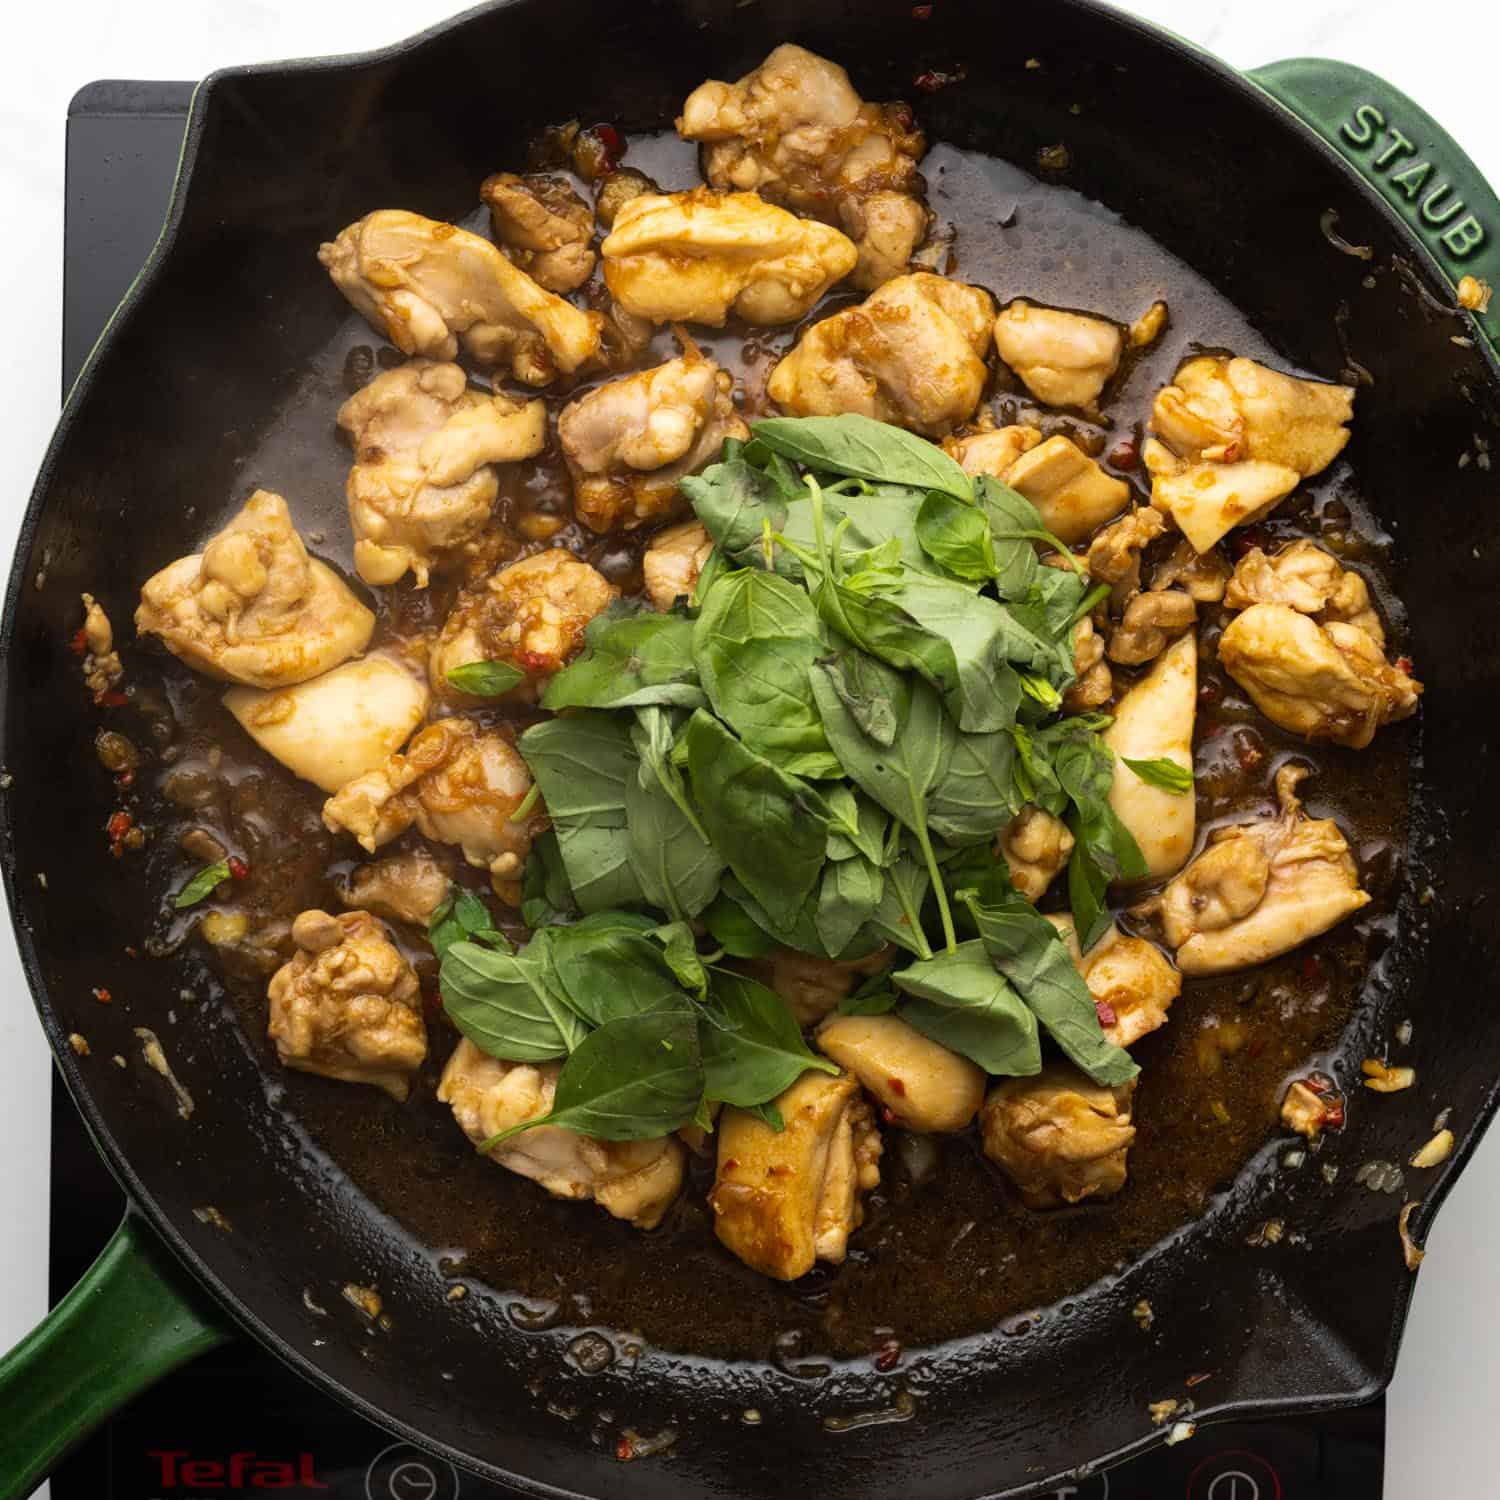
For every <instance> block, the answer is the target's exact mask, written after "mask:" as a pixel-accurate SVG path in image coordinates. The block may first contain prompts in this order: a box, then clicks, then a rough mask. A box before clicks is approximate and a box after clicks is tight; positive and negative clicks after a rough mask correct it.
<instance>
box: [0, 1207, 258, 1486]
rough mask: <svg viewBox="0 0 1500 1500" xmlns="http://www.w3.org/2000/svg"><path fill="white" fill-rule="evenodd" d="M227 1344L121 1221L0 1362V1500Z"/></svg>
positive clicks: (181, 1281) (175, 1273)
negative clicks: (156, 1386)
mask: <svg viewBox="0 0 1500 1500" xmlns="http://www.w3.org/2000/svg"><path fill="white" fill-rule="evenodd" d="M232 1336H233V1335H232V1333H231V1331H230V1329H229V1328H228V1326H227V1325H226V1324H225V1323H224V1321H223V1320H222V1319H221V1317H220V1316H219V1315H218V1313H217V1312H216V1310H214V1309H213V1308H212V1307H211V1306H210V1305H207V1304H206V1300H205V1299H204V1298H203V1297H202V1295H201V1294H199V1293H198V1291H197V1289H196V1288H194V1287H191V1286H190V1284H189V1283H188V1278H187V1276H186V1274H185V1273H184V1272H183V1271H182V1270H181V1268H180V1267H178V1266H177V1265H176V1264H175V1263H174V1262H173V1261H172V1258H171V1256H170V1255H169V1254H168V1252H167V1251H166V1250H164V1249H163V1248H162V1247H161V1246H160V1245H158V1244H156V1243H155V1242H154V1241H153V1239H152V1236H151V1233H150V1231H149V1230H148V1229H147V1228H146V1227H145V1225H143V1224H142V1223H141V1221H140V1220H139V1219H137V1218H136V1217H135V1215H134V1214H131V1213H127V1214H126V1215H125V1220H124V1222H123V1223H122V1224H121V1225H120V1227H119V1229H117V1230H116V1231H115V1235H114V1238H113V1239H112V1240H110V1242H109V1244H107V1245H106V1246H105V1247H104V1250H103V1252H102V1253H101V1254H100V1256H99V1259H98V1260H96V1261H95V1262H94V1264H93V1265H92V1266H90V1267H89V1269H88V1271H87V1272H86V1273H85V1275H84V1277H83V1280H81V1281H80V1282H79V1283H78V1285H77V1286H75V1287H74V1288H73V1290H72V1291H70V1292H69V1293H68V1295H67V1296H66V1297H64V1298H63V1300H62V1301H61V1302H59V1303H58V1304H57V1306H56V1307H55V1308H53V1309H52V1311H51V1312H50V1313H49V1314H48V1315H47V1317H46V1318H45V1319H44V1320H43V1321H42V1322H41V1323H40V1324H39V1325H38V1326H37V1327H36V1328H34V1329H32V1331H31V1332H30V1333H29V1334H27V1335H26V1337H25V1338H24V1339H22V1340H21V1342H20V1343H19V1344H17V1345H16V1347H15V1348H14V1349H12V1350H11V1351H10V1353H9V1354H7V1355H6V1356H5V1357H4V1359H0V1412H4V1414H5V1419H4V1421H3V1422H0V1500H25V1497H26V1496H28V1495H30V1494H31V1493H32V1491H33V1490H35V1489H36V1487H37V1486H38V1485H39V1484H40V1483H41V1482H42V1480H43V1479H45V1478H46V1477H47V1475H48V1474H49V1473H50V1472H51V1471H52V1469H53V1468H54V1467H55V1466H56V1464H57V1463H58V1462H59V1461H60V1460H61V1459H62V1457H63V1455H64V1454H65V1453H67V1451H68V1450H69V1449H70V1448H71V1447H72V1446H73V1445H74V1444H75V1443H76V1442H78V1441H80V1440H81V1439H82V1438H84V1437H86V1436H87V1435H88V1434H89V1433H90V1432H92V1431H93V1430H94V1428H95V1427H97V1426H98V1425H99V1423H101V1422H102V1421H104V1420H105V1418H106V1417H108V1416H109V1415H110V1414H111V1413H112V1412H114V1411H115V1410H116V1409H117V1408H119V1407H120V1406H123V1405H124V1404H125V1402H127V1401H129V1400H130V1398H131V1397H132V1396H134V1395H136V1394H137V1393H139V1392H140V1391H143V1390H144V1389H145V1388H146V1387H147V1386H148V1385H150V1384H151V1383H152V1382H153V1381H155V1380H158V1379H160V1378H161V1376H163V1375H165V1374H167V1373H168V1371H170V1370H174V1369H176V1368H177V1366H178V1365H181V1364H185V1363H186V1362H187V1361H188V1360H190V1359H193V1358H195V1357H196V1356H197V1355H199V1354H202V1353H204V1352H205V1351H206V1350H209V1349H212V1348H213V1347H214V1346H215V1345H217V1344H222V1343H224V1342H226V1341H227V1340H228V1339H230V1338H231V1337H232Z"/></svg>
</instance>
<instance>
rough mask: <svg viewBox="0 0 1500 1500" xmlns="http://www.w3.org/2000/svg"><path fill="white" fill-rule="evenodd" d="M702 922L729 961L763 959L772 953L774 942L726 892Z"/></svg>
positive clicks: (709, 909)
mask: <svg viewBox="0 0 1500 1500" xmlns="http://www.w3.org/2000/svg"><path fill="white" fill-rule="evenodd" d="M702 921H703V925H704V926H705V927H707V928H708V932H709V936H710V937H712V938H713V940H714V942H716V943H717V944H718V945H719V946H720V947H721V948H722V949H723V950H724V952H725V953H726V954H728V955H729V957H730V958H764V957H765V956H766V955H767V954H768V953H772V952H774V951H775V948H776V939H775V938H774V937H773V936H772V935H771V934H770V933H768V932H767V931H766V930H765V928H764V927H762V926H761V924H760V923H759V922H757V921H756V920H755V918H754V917H752V916H751V915H750V914H749V912H747V911H746V910H745V908H744V907H743V906H741V905H740V904H739V902H738V901H736V900H735V899H734V898H733V897H732V896H730V895H729V894H728V893H727V892H724V891H720V892H719V894H718V896H717V897H715V899H714V901H713V903H712V904H711V905H710V906H709V907H708V908H707V910H705V911H704V912H703V914H702Z"/></svg>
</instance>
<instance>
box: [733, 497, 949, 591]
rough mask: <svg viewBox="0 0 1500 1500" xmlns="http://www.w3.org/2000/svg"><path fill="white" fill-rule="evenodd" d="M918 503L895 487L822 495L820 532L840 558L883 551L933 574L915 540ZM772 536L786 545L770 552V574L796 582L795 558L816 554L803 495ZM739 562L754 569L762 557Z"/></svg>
mask: <svg viewBox="0 0 1500 1500" xmlns="http://www.w3.org/2000/svg"><path fill="white" fill-rule="evenodd" d="M921 499H922V495H921V491H919V490H914V489H911V488H909V487H908V486H906V485H895V484H881V485H873V486H871V488H870V491H869V493H868V494H864V495H833V494H829V493H827V492H826V491H825V492H824V493H823V497H822V501H823V525H824V527H825V532H826V534H828V535H832V534H833V533H834V532H837V533H838V536H839V555H840V556H841V557H842V558H848V559H855V558H857V557H868V556H870V555H871V554H874V553H879V552H881V550H882V549H885V548H889V549H890V551H889V556H890V557H891V558H892V559H893V560H894V561H895V562H898V563H900V564H902V565H904V566H906V567H908V568H913V569H915V570H916V571H918V572H933V571H935V564H934V563H933V562H932V560H931V559H930V558H929V557H928V556H927V554H926V553H925V552H924V551H923V550H922V544H921V542H920V540H919V539H918V536H917V514H918V506H919V505H920V503H921ZM954 503H955V504H957V503H958V502H957V501H955V502H954ZM778 533H779V535H780V537H781V538H782V540H783V541H784V542H786V543H788V544H789V545H786V546H780V547H777V548H776V549H775V552H774V553H773V558H774V561H775V568H776V571H777V572H778V573H780V574H781V575H782V576H783V577H786V578H794V579H800V578H802V577H803V574H804V569H803V565H802V559H801V557H799V556H798V553H803V554H810V555H816V553H817V522H816V519H815V517H814V512H813V504H812V497H811V496H810V495H809V494H808V492H807V491H806V490H805V489H804V490H803V491H802V493H801V495H800V496H799V497H798V498H797V499H795V500H792V501H790V502H789V503H788V505H787V508H786V519H785V520H784V521H783V522H782V524H781V526H780V527H779V528H778ZM745 561H746V562H750V563H756V564H757V565H760V564H761V563H762V561H763V554H762V555H761V557H756V556H754V555H753V554H752V555H749V556H747V557H746V558H745Z"/></svg>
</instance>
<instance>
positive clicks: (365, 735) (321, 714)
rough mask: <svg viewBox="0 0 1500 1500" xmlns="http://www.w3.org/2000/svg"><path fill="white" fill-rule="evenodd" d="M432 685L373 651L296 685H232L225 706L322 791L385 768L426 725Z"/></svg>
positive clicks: (256, 738)
mask: <svg viewBox="0 0 1500 1500" xmlns="http://www.w3.org/2000/svg"><path fill="white" fill-rule="evenodd" d="M429 696H430V695H429V693H428V691H427V684H426V683H425V682H423V681H422V680H421V679H420V678H418V677H414V676H413V675H412V673H411V672H410V671H409V670H408V669H407V668H406V667H404V666H402V665H401V664H400V663H399V662H397V661H396V660H394V659H393V658H392V657H390V656H385V655H380V654H376V655H374V656H362V657H360V658H359V659H358V660H357V661H346V662H345V663H344V664H343V665H342V666H340V667H335V668H334V669H333V671H331V672H325V673H324V674H323V675H322V676H321V677H314V678H313V679H312V680H311V681H310V682H299V683H297V684H296V685H294V686H293V687H288V688H277V689H275V690H268V689H265V688H248V687H234V688H230V689H229V691H228V692H227V693H225V694H224V707H225V708H227V709H228V710H229V712H230V713H232V714H233V715H234V717H235V718H236V719H237V720H238V721H239V725H240V728H241V729H243V730H244V731H245V733H246V734H248V735H249V736H250V738H251V739H253V740H254V741H255V743H256V744H257V745H259V746H260V748H261V749H262V750H264V751H265V752H266V753H267V754H268V755H274V756H275V757H276V759H277V760H279V761H280V762H281V763H282V765H284V766H285V767H286V768H287V769H288V770H289V771H291V772H292V773H293V774H294V775H296V776H300V777H301V778H302V779H303V780H304V781H310V782H312V783H313V785H314V786H320V787H322V788H323V790H324V791H325V792H336V791H338V789H339V788H340V787H341V786H343V785H344V784H345V783H346V782H348V781H352V780H353V779H354V778H355V777H356V776H361V775H363V774H364V773H365V772H366V771H373V770H374V769H375V768H376V767H377V766H379V765H381V764H382V763H383V762H384V761H385V758H386V756H388V755H392V754H394V753H395V752H396V751H397V750H399V749H400V748H401V747H402V745H404V744H405V743H406V740H407V737H408V736H409V735H410V734H411V732H412V731H413V730H414V729H415V728H416V727H417V725H418V724H420V723H421V722H422V719H423V718H424V716H425V715H426V713H427V703H428V699H429Z"/></svg>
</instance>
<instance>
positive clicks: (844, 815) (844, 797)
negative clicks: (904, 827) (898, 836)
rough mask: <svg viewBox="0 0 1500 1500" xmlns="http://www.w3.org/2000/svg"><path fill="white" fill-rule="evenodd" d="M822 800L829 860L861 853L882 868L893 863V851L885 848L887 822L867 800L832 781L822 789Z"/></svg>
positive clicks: (885, 817)
mask: <svg viewBox="0 0 1500 1500" xmlns="http://www.w3.org/2000/svg"><path fill="white" fill-rule="evenodd" d="M823 799H824V801H825V802H827V804H828V857H829V859H834V860H840V859H853V858H854V856H855V855H856V854H861V855H863V856H864V857H865V858H866V859H867V860H869V861H870V862H871V863H872V864H876V865H880V866H881V867H882V868H884V867H885V866H886V865H888V864H890V863H892V862H893V861H894V859H895V857H896V852H897V851H896V849H895V848H891V849H888V848H887V844H888V835H889V833H890V827H891V820H890V818H889V817H888V816H887V815H886V814H885V812H883V811H882V810H881V809H880V808H879V807H877V806H876V805H875V804H874V803H873V802H871V801H870V799H869V798H868V797H863V796H860V794H859V793H857V792H856V791H855V790H854V789H853V788H852V787H850V786H848V785H847V784H846V783H844V782H836V783H835V784H834V785H833V786H831V787H827V788H825V789H824V791H823ZM898 847H899V846H898Z"/></svg>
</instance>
